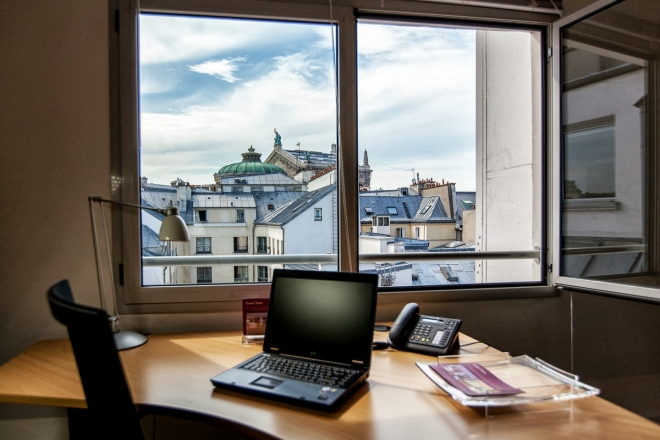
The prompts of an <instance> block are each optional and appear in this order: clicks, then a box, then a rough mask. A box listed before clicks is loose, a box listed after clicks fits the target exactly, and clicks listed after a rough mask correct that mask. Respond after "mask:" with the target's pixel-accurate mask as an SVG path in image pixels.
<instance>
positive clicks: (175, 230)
mask: <svg viewBox="0 0 660 440" xmlns="http://www.w3.org/2000/svg"><path fill="white" fill-rule="evenodd" d="M94 203H98V204H99V207H100V210H101V218H102V219H103V236H104V238H105V248H106V250H107V252H108V256H107V257H108V265H109V266H110V285H111V286H112V300H113V303H114V304H113V305H114V313H113V314H112V315H110V316H109V318H108V319H109V321H110V328H111V329H112V332H113V333H114V339H115V345H116V346H117V350H126V349H127V348H133V347H138V346H140V345H142V344H144V343H145V342H147V337H146V336H144V335H142V334H140V333H136V332H131V331H126V330H121V331H120V329H119V315H118V313H117V294H116V293H115V282H114V275H113V272H112V258H111V256H110V246H109V244H108V228H107V226H106V222H105V213H104V211H103V204H104V203H110V204H113V205H121V206H128V207H131V208H136V209H145V210H148V211H156V212H158V213H159V214H162V215H164V216H165V219H164V220H163V223H162V224H161V227H160V232H159V233H158V239H159V240H161V241H190V233H189V232H188V227H187V226H186V222H184V221H183V219H182V218H181V216H180V215H179V209H178V208H175V207H173V206H170V207H167V208H164V209H161V208H152V207H149V206H142V205H135V204H132V203H124V202H116V201H114V200H107V199H102V198H101V197H90V198H89V213H90V216H91V218H92V232H93V235H94V252H95V256H96V269H97V272H98V277H99V290H100V293H101V307H102V308H103V309H104V310H106V311H107V309H106V305H105V283H104V282H103V269H102V267H101V266H102V263H101V251H100V249H99V241H98V233H97V231H96V217H95V215H94Z"/></svg>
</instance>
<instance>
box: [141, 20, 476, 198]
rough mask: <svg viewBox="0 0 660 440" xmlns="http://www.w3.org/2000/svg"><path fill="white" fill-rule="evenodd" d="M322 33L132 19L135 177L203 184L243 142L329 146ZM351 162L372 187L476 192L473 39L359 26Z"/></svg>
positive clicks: (245, 23) (235, 156) (260, 24)
mask: <svg viewBox="0 0 660 440" xmlns="http://www.w3.org/2000/svg"><path fill="white" fill-rule="evenodd" d="M332 60H333V47H332V30H331V27H330V26H327V25H319V24H300V23H289V22H269V21H257V20H235V19H222V18H198V17H177V16H167V15H154V14H142V15H141V16H140V66H141V67H140V93H141V101H140V110H141V148H142V154H141V168H142V169H141V175H143V176H146V177H148V178H149V181H150V182H154V183H164V184H167V183H169V182H170V181H173V180H175V179H176V178H177V177H180V178H181V179H183V180H186V181H189V182H190V183H193V184H202V183H212V182H213V173H215V172H217V171H218V169H220V168H221V167H222V166H224V165H227V164H230V163H235V162H239V161H240V160H241V155H240V154H241V153H243V152H245V151H246V150H247V149H248V148H249V147H250V146H253V147H254V148H255V150H256V151H257V152H260V153H262V154H263V156H262V160H265V159H266V157H267V156H268V154H270V152H271V151H272V148H273V138H274V133H273V129H275V128H277V131H278V132H279V134H280V136H281V137H282V144H283V147H284V148H285V149H296V148H297V147H296V144H297V143H300V148H301V149H303V150H313V151H323V152H329V151H330V145H331V144H332V143H336V136H337V135H336V131H337V129H336V122H335V85H334V79H333V62H332ZM358 109H359V112H358V119H359V121H358V142H359V155H358V156H359V158H360V161H362V156H363V153H364V150H365V148H366V150H367V151H368V155H369V164H370V166H371V168H372V170H373V177H372V182H371V183H372V188H384V189H393V188H398V187H401V186H406V185H408V184H409V183H410V181H411V179H412V176H413V172H412V171H410V170H412V169H414V170H415V172H416V173H419V175H420V177H421V178H431V177H432V178H434V179H435V180H436V181H439V180H441V179H445V180H449V181H452V182H455V183H456V184H457V189H458V190H459V191H461V190H463V191H467V190H474V189H475V145H474V144H475V33H474V31H471V30H459V29H448V28H437V27H425V26H393V25H379V24H366V23H360V24H359V25H358Z"/></svg>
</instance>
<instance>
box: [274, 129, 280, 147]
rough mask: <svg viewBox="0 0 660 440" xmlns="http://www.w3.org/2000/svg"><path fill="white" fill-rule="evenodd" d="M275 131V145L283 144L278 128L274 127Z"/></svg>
mask: <svg viewBox="0 0 660 440" xmlns="http://www.w3.org/2000/svg"><path fill="white" fill-rule="evenodd" d="M273 131H274V132H275V145H282V136H280V134H279V133H278V132H277V128H274V129H273Z"/></svg>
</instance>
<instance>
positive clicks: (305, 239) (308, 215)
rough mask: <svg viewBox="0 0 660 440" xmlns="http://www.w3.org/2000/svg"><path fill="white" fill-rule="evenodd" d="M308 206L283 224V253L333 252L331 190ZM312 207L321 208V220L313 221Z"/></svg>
mask: <svg viewBox="0 0 660 440" xmlns="http://www.w3.org/2000/svg"><path fill="white" fill-rule="evenodd" d="M307 205H308V207H307V209H306V210H304V211H303V212H302V213H301V214H300V215H299V216H298V217H296V218H295V219H293V220H292V221H291V222H289V223H287V224H286V225H284V226H283V229H284V253H285V254H286V255H294V254H326V253H333V249H334V248H333V239H334V235H333V227H334V226H333V220H332V216H333V213H332V192H330V193H328V194H327V195H326V196H325V197H323V198H322V199H321V200H319V201H318V202H316V203H308V204H307ZM314 208H321V209H322V211H321V218H322V220H321V221H314Z"/></svg>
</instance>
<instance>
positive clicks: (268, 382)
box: [250, 376, 284, 388]
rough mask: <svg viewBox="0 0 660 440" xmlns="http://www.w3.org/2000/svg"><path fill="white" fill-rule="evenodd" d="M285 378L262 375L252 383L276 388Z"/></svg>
mask: <svg viewBox="0 0 660 440" xmlns="http://www.w3.org/2000/svg"><path fill="white" fill-rule="evenodd" d="M283 382H284V381H283V380H279V379H273V378H272V377H266V376H261V377H260V378H259V379H257V380H255V381H254V382H252V383H251V384H250V385H258V386H260V387H264V388H275V387H276V386H278V385H280V384H281V383H283Z"/></svg>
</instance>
